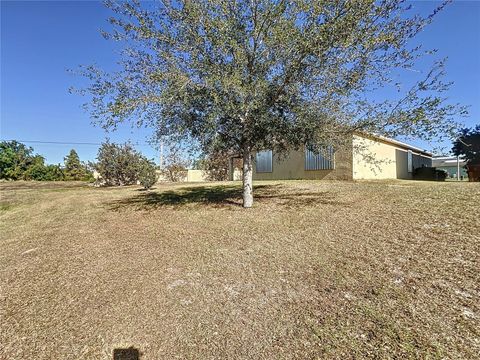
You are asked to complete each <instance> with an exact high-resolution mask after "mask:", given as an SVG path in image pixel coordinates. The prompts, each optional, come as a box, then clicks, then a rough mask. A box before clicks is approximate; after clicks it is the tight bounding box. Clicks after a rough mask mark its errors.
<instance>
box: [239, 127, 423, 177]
mask: <svg viewBox="0 0 480 360" xmlns="http://www.w3.org/2000/svg"><path fill="white" fill-rule="evenodd" d="M254 156H255V163H254V169H253V179H254V180H287V179H337V180H356V179H412V178H413V170H414V169H415V168H418V167H422V166H427V167H431V166H432V154H431V153H429V152H426V151H424V150H422V149H419V148H417V147H414V146H411V145H408V144H405V143H403V142H400V141H397V140H393V139H389V138H385V137H381V136H374V135H365V134H355V135H352V138H351V141H350V145H349V146H348V148H347V149H345V150H338V151H333V149H332V148H326V149H324V151H322V152H321V153H319V154H315V153H313V152H311V151H309V150H307V149H305V150H302V151H292V152H290V153H289V154H287V155H286V156H285V155H284V156H283V157H280V156H278V155H277V154H275V153H274V152H272V151H271V150H265V151H259V152H256V153H255V154H254ZM230 163H231V164H233V159H231V162H230ZM230 169H231V170H230V179H231V180H240V179H241V172H240V170H239V169H235V168H234V167H233V166H232V165H231V166H230Z"/></svg>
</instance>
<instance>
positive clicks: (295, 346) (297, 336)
mask: <svg viewBox="0 0 480 360" xmlns="http://www.w3.org/2000/svg"><path fill="white" fill-rule="evenodd" d="M255 194H256V203H255V205H254V208H252V209H250V210H244V209H242V208H241V207H240V206H239V204H240V184H238V183H215V184H197V185H192V184H178V185H166V184H165V185H159V186H157V188H156V189H154V190H153V191H148V192H146V191H140V190H139V188H138V187H126V188H108V189H107V188H93V187H90V186H87V185H85V184H81V183H41V184H40V183H26V182H18V183H1V184H0V196H1V198H0V245H1V252H0V324H1V325H0V326H1V330H0V358H1V359H111V358H112V353H113V350H114V349H116V348H126V347H129V346H134V347H135V348H137V349H139V350H140V352H141V353H143V355H142V357H141V359H142V360H144V359H171V358H181V359H207V358H208V359H212V358H216V359H225V358H230V359H234V358H235V359H274V358H275V359H284V358H285V359H292V358H297V359H316V358H320V359H354V358H355V359H358V358H376V359H378V358H382V359H383V358H399V359H408V358H422V359H423V358H429V359H437V358H438V359H444V358H447V359H460V358H462V359H468V358H471V359H473V358H477V356H478V354H479V353H480V287H479V286H480V285H479V284H480V276H479V269H480V255H479V254H480V220H479V208H480V205H479V204H480V186H479V185H478V184H474V183H455V182H449V183H430V182H407V181H403V182H400V181H395V182H393V181H392V182H333V181H320V182H314V181H308V182H307V181H292V182H257V183H256V188H255Z"/></svg>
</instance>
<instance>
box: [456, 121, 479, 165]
mask: <svg viewBox="0 0 480 360" xmlns="http://www.w3.org/2000/svg"><path fill="white" fill-rule="evenodd" d="M452 152H453V153H454V154H455V155H457V156H463V157H464V158H465V160H466V161H467V164H471V165H480V125H477V126H475V127H474V128H471V129H468V128H465V129H462V131H461V132H460V135H459V137H458V138H457V140H455V142H454V143H453V148H452Z"/></svg>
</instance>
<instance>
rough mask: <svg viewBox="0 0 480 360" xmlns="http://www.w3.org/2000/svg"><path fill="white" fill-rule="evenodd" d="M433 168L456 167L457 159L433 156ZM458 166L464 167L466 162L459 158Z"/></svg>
mask: <svg viewBox="0 0 480 360" xmlns="http://www.w3.org/2000/svg"><path fill="white" fill-rule="evenodd" d="M432 163H433V165H434V166H437V167H438V166H440V167H441V166H455V167H456V166H457V157H456V156H435V157H434V158H433V159H432ZM459 163H460V166H464V165H465V164H466V163H467V162H466V161H465V160H464V159H462V158H460V161H459Z"/></svg>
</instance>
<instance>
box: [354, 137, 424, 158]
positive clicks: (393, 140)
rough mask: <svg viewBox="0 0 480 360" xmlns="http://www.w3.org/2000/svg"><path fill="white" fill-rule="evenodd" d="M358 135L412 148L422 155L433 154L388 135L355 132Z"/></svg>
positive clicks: (406, 148) (403, 147) (407, 148)
mask: <svg viewBox="0 0 480 360" xmlns="http://www.w3.org/2000/svg"><path fill="white" fill-rule="evenodd" d="M355 134H356V135H358V136H362V137H366V138H372V139H374V140H377V141H381V142H384V143H387V144H391V145H395V146H398V147H400V148H402V149H405V150H412V151H414V152H417V153H419V154H421V155H424V156H428V157H432V156H433V154H432V153H430V152H428V151H427V150H423V149H420V148H418V147H416V146H413V145H410V144H407V143H404V142H401V141H398V140H395V139H391V138H388V137H385V136H382V135H374V134H366V133H358V132H357V133H355Z"/></svg>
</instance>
